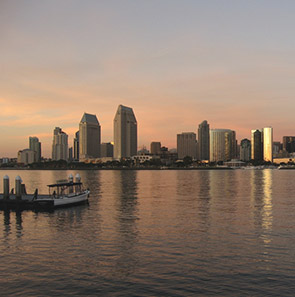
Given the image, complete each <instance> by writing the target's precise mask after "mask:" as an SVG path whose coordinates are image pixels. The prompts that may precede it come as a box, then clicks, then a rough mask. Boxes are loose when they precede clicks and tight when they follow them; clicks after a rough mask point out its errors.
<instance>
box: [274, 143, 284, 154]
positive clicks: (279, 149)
mask: <svg viewBox="0 0 295 297" xmlns="http://www.w3.org/2000/svg"><path fill="white" fill-rule="evenodd" d="M272 147H273V157H278V156H279V154H280V152H282V150H283V145H282V143H281V142H279V141H274V142H273V146H272Z"/></svg>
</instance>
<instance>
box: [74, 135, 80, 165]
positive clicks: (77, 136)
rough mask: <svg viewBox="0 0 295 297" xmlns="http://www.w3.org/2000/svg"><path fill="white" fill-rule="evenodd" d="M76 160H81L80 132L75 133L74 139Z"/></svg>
mask: <svg viewBox="0 0 295 297" xmlns="http://www.w3.org/2000/svg"><path fill="white" fill-rule="evenodd" d="M73 146H74V160H76V161H78V160H79V131H77V132H76V133H75V138H74V145H73Z"/></svg>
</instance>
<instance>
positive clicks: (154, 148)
mask: <svg viewBox="0 0 295 297" xmlns="http://www.w3.org/2000/svg"><path fill="white" fill-rule="evenodd" d="M160 154H161V142H158V141H153V142H151V155H160Z"/></svg>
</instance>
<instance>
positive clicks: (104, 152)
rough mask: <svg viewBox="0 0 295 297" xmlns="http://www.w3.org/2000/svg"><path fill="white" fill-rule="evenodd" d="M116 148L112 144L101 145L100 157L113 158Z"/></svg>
mask: <svg viewBox="0 0 295 297" xmlns="http://www.w3.org/2000/svg"><path fill="white" fill-rule="evenodd" d="M113 155H114V146H113V144H112V143H111V142H106V143H102V144H101V145H100V156H101V158H106V157H111V158H112V157H113Z"/></svg>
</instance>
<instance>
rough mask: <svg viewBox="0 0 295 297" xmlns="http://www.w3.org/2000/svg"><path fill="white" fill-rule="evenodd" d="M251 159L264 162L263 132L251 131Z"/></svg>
mask: <svg viewBox="0 0 295 297" xmlns="http://www.w3.org/2000/svg"><path fill="white" fill-rule="evenodd" d="M251 159H252V160H256V161H262V160H263V130H262V129H260V130H259V129H256V130H251Z"/></svg>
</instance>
